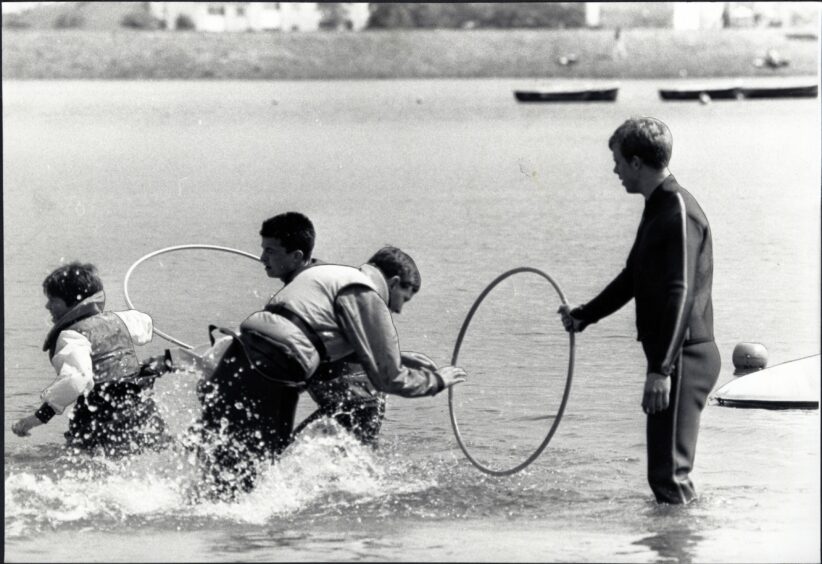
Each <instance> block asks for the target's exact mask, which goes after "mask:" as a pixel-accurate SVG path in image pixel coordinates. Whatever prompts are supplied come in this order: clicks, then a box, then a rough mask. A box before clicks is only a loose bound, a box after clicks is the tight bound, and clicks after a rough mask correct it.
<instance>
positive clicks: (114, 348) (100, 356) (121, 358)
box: [47, 312, 140, 385]
mask: <svg viewBox="0 0 822 564" xmlns="http://www.w3.org/2000/svg"><path fill="white" fill-rule="evenodd" d="M69 330H71V331H76V332H78V333H80V334H81V335H83V336H84V337H85V338H86V339H88V340H89V342H90V343H91V363H92V370H93V372H94V384H95V385H97V384H103V383H108V382H114V381H120V380H130V379H132V378H133V377H134V376H135V375H137V374H138V373H139V372H140V362H139V360H138V359H137V353H136V352H135V350H134V343H133V342H132V340H131V334H130V333H129V331H128V327H126V324H125V323H124V322H123V320H122V319H120V318H119V317H118V316H117V315H115V314H114V313H112V312H101V313H92V314H90V315H88V316H85V317H81V318H80V319H78V320H75V321H73V322H72V323H70V324H68V325H64V326H61V327H60V329H59V331H54V330H53V331H52V332H51V333H50V337H52V335H53V337H52V338H50V339H49V340H48V341H47V345H48V347H49V349H48V352H49V360H51V359H52V358H53V357H54V354H55V352H56V351H55V348H56V346H57V336H58V335H59V333H60V332H62V331H69Z"/></svg>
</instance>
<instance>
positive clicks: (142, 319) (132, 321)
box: [114, 309, 154, 345]
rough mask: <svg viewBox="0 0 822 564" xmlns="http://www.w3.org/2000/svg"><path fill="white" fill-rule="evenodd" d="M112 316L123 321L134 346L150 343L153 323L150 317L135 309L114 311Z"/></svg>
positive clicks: (152, 334)
mask: <svg viewBox="0 0 822 564" xmlns="http://www.w3.org/2000/svg"><path fill="white" fill-rule="evenodd" d="M114 315H116V316H117V317H119V318H120V319H122V320H123V323H125V325H126V328H127V329H128V332H129V334H130V335H131V340H132V341H133V342H134V344H135V345H145V344H146V343H149V342H151V338H152V337H153V336H154V323H153V321H152V320H151V316H149V315H148V314H146V313H143V312H142V311H137V310H136V309H130V310H128V311H115V312H114Z"/></svg>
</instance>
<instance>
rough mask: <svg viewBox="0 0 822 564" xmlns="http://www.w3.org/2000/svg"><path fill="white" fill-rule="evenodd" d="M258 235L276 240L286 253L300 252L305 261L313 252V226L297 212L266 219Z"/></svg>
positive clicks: (314, 235)
mask: <svg viewBox="0 0 822 564" xmlns="http://www.w3.org/2000/svg"><path fill="white" fill-rule="evenodd" d="M260 235H261V236H262V237H273V238H274V239H277V240H278V241H279V242H280V244H281V245H282V246H283V248H284V249H285V250H286V252H289V253H290V252H292V251H297V250H300V251H302V252H303V255H305V258H307V259H309V258H311V253H312V252H313V251H314V238H315V237H316V234H315V233H314V225H313V224H312V223H311V220H310V219H308V218H307V217H306V216H304V215H303V214H301V213H299V212H285V213H281V214H278V215H275V216H274V217H270V218H268V219H266V220H265V221H264V222H263V226H262V227H261V228H260Z"/></svg>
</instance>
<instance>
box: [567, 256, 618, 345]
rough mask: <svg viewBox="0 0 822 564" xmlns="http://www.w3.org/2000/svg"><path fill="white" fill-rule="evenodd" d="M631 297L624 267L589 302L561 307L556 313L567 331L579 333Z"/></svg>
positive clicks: (612, 311) (615, 309)
mask: <svg viewBox="0 0 822 564" xmlns="http://www.w3.org/2000/svg"><path fill="white" fill-rule="evenodd" d="M633 297H634V285H633V280H631V274H630V272H629V269H628V267H626V268H624V269H623V270H622V272H620V273H619V274H618V275H617V277H616V278H614V279H613V280H612V281H611V283H610V284H608V285H607V286H606V287H605V289H604V290H602V292H600V293H599V294H598V295H597V296H596V297H595V298H594V299H592V300H591V301H590V302H588V303H587V304H584V305H581V306H576V307H574V306H571V305H562V306H560V308H559V309H558V310H557V313H560V314H562V323H563V325H564V326H565V329H566V330H567V331H574V332H580V331H583V330H584V329H585V328H586V327H587V326H588V325H590V324H591V323H596V322H597V321H599V320H600V319H602V318H603V317H607V316H609V315H611V314H612V313H614V312H615V311H617V310H618V309H619V308H621V307H622V306H624V305H625V304H627V303H628V302H629V301H630V300H631V298H633Z"/></svg>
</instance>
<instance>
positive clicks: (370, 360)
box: [336, 286, 462, 397]
mask: <svg viewBox="0 0 822 564" xmlns="http://www.w3.org/2000/svg"><path fill="white" fill-rule="evenodd" d="M336 313H337V319H338V320H339V323H340V328H341V329H342V332H343V334H344V335H345V337H346V339H347V340H348V342H349V343H351V345H352V346H353V348H354V351H355V352H356V354H357V357H358V360H359V362H360V363H361V364H362V366H363V368H364V370H365V372H366V374H368V377H369V379H370V380H371V383H372V384H374V387H375V388H377V389H378V390H379V391H381V392H386V393H389V394H396V395H399V396H404V397H418V396H433V395H435V394H437V393H439V392H441V391H442V390H443V389H445V388H446V387H447V386H448V385H453V384H454V383H457V382H461V381H462V377H461V376H462V372H461V371H460V370H459V369H456V368H454V367H445V368H442V369H439V370H432V369H431V368H430V367H427V366H424V365H422V364H420V365H419V366H415V367H413V368H412V367H409V366H403V364H402V353H400V344H399V338H398V336H397V331H396V328H395V327H394V321H393V319H392V318H391V312H390V311H389V309H388V306H387V305H386V304H385V302H384V301H383V300H382V298H380V296H379V295H378V294H377V293H376V292H374V291H373V290H371V289H369V288H366V287H364V286H353V287H351V288H346V289H345V290H343V291H342V292H340V294H339V295H338V296H337V302H336Z"/></svg>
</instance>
